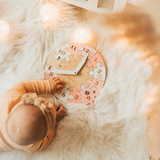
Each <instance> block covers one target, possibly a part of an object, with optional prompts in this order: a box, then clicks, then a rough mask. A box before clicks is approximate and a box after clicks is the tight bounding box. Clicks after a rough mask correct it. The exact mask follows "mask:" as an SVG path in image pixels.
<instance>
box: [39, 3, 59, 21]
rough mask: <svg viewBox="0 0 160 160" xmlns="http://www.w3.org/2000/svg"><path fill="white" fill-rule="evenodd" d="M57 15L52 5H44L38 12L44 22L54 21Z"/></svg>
mask: <svg viewBox="0 0 160 160" xmlns="http://www.w3.org/2000/svg"><path fill="white" fill-rule="evenodd" d="M57 14H58V11H57V8H56V7H55V6H54V5H53V4H45V5H43V7H42V8H41V10H40V16H41V18H42V21H44V22H45V21H48V20H53V19H55V18H56V17H57Z"/></svg>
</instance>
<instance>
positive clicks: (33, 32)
mask: <svg viewBox="0 0 160 160" xmlns="http://www.w3.org/2000/svg"><path fill="white" fill-rule="evenodd" d="M54 2H55V5H56V6H57V8H58V9H59V13H60V14H59V17H58V20H55V21H54V22H53V23H52V24H48V25H50V28H49V29H46V27H45V26H44V25H43V24H42V23H41V22H40V17H39V7H40V5H41V4H42V3H43V1H42V0H41V1H39V0H34V1H33V0H28V1H23V0H17V1H14V0H1V1H0V3H2V8H1V10H2V12H1V13H0V17H1V18H3V19H4V20H8V21H9V22H10V23H11V24H14V23H16V24H21V27H20V28H16V27H15V28H14V27H13V28H12V29H11V33H12V34H11V36H10V37H9V38H8V39H7V42H5V43H3V44H1V46H0V47H1V50H0V56H1V58H0V78H1V81H0V96H2V94H3V92H4V91H5V90H6V89H9V88H10V87H12V86H13V85H14V84H16V83H17V82H18V81H21V80H23V81H24V80H33V79H43V78H44V76H43V71H44V65H45V63H46V60H47V58H48V57H49V55H50V54H51V53H52V52H53V50H54V49H55V48H57V47H59V46H60V45H63V44H65V43H68V42H70V41H72V40H73V36H72V35H73V32H74V30H75V29H76V27H77V26H78V25H80V24H85V23H87V24H86V27H87V28H88V29H89V30H90V31H91V33H92V34H93V37H92V41H91V42H90V43H89V44H88V45H91V46H92V47H93V48H95V49H96V50H97V51H98V52H99V53H101V54H102V56H103V58H104V60H105V62H106V66H107V69H108V71H107V78H106V82H105V85H104V87H103V89H102V90H101V92H100V96H99V97H98V98H97V99H96V102H95V103H96V106H95V107H94V108H91V107H87V106H85V105H84V104H68V103H65V102H61V101H57V100H56V99H54V97H53V96H52V95H48V96H47V97H48V98H49V99H51V100H53V99H54V100H55V103H59V104H60V103H61V104H63V105H64V107H65V108H66V109H67V111H68V115H67V116H66V117H65V118H64V119H63V120H62V121H61V122H60V123H59V125H58V130H57V132H56V136H55V138H54V140H53V141H52V143H51V144H50V145H49V146H48V147H47V148H46V149H44V150H42V151H40V152H38V153H34V154H27V153H25V152H23V151H10V152H6V153H1V154H0V160H4V159H5V160H13V159H16V160H22V159H23V160H28V159H31V160H44V159H47V160H61V159H62V160H68V159H70V160H71V159H73V160H76V159H77V160H81V159H83V160H94V159H95V160H132V159H133V160H135V159H136V160H147V159H149V158H148V152H147V149H146V147H145V144H144V142H145V139H146V126H147V120H146V119H145V118H142V115H141V113H140V112H138V107H139V106H140V105H141V101H142V99H143V97H144V95H145V93H146V92H147V91H148V90H149V89H150V88H152V87H153V84H152V83H151V82H150V81H148V79H149V78H150V76H151V75H152V67H151V66H149V65H148V64H147V61H144V60H142V58H141V55H142V54H143V53H142V51H139V50H137V49H136V48H135V47H134V46H131V45H129V44H128V43H127V41H124V40H118V39H117V41H116V42H115V43H113V42H112V41H111V37H112V36H114V34H115V31H113V30H111V29H110V28H109V27H106V26H104V25H101V23H102V22H103V20H104V17H101V16H100V15H97V14H95V13H92V12H89V11H85V10H83V9H79V8H76V7H73V6H70V5H67V4H65V3H62V2H60V1H54ZM45 96H46V95H45Z"/></svg>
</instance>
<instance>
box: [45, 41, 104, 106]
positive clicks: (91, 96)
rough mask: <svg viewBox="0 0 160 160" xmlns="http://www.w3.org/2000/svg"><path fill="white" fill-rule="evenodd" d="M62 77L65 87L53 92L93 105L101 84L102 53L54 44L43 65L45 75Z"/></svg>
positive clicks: (79, 47) (68, 98) (87, 48)
mask: <svg viewBox="0 0 160 160" xmlns="http://www.w3.org/2000/svg"><path fill="white" fill-rule="evenodd" d="M51 77H57V78H59V79H63V81H64V88H63V89H62V90H61V91H59V92H58V93H55V94H54V95H55V96H56V97H58V98H59V99H61V100H65V101H67V102H70V103H83V102H84V103H85V104H86V105H87V104H90V106H91V107H94V105H95V104H94V101H95V98H96V97H97V96H98V95H99V91H100V90H101V88H102V87H103V85H104V81H105V77H106V68H105V64H104V61H103V59H102V57H101V55H100V54H99V53H98V52H97V51H96V50H95V49H93V48H92V47H90V46H88V45H84V44H79V43H68V44H64V45H62V46H60V47H59V48H57V49H56V50H55V51H54V52H53V53H52V54H51V56H50V57H49V59H48V61H47V64H46V66H45V79H50V78H51Z"/></svg>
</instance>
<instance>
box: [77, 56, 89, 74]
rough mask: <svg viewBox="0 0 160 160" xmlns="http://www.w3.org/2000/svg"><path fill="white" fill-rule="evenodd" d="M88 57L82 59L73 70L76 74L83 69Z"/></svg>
mask: <svg viewBox="0 0 160 160" xmlns="http://www.w3.org/2000/svg"><path fill="white" fill-rule="evenodd" d="M87 57H88V56H85V57H83V58H82V60H81V62H80V63H79V64H78V66H77V67H76V69H75V70H74V71H75V72H76V74H77V73H78V72H79V71H80V69H81V68H82V67H83V65H84V64H85V62H86V60H87Z"/></svg>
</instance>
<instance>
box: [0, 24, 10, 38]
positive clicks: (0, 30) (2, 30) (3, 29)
mask: <svg viewBox="0 0 160 160" xmlns="http://www.w3.org/2000/svg"><path fill="white" fill-rule="evenodd" d="M9 30H10V28H9V25H8V23H6V22H4V21H0V38H3V37H5V36H7V35H8V33H9Z"/></svg>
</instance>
